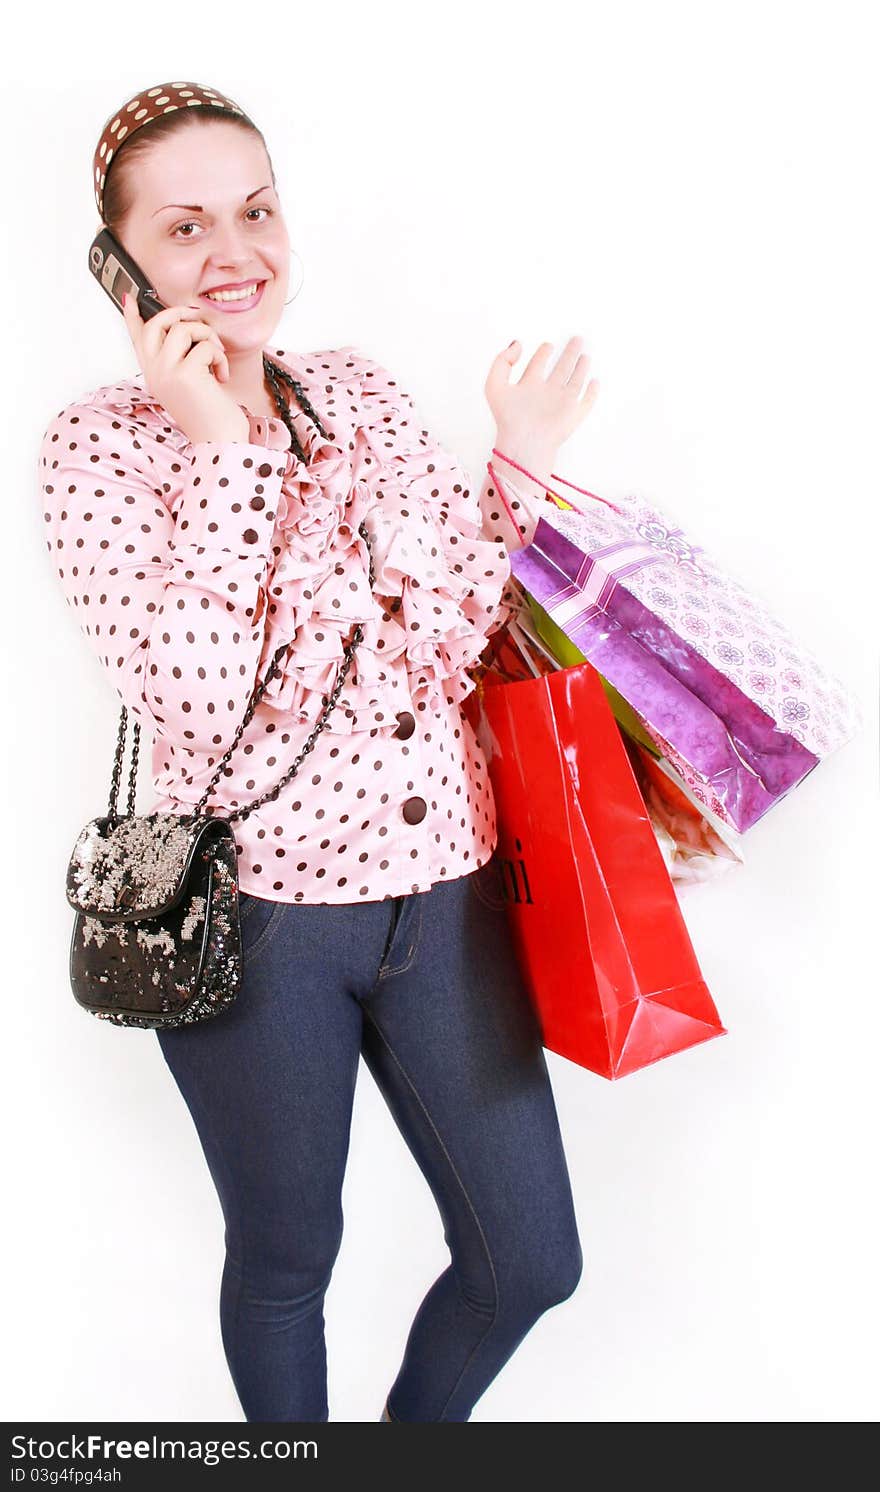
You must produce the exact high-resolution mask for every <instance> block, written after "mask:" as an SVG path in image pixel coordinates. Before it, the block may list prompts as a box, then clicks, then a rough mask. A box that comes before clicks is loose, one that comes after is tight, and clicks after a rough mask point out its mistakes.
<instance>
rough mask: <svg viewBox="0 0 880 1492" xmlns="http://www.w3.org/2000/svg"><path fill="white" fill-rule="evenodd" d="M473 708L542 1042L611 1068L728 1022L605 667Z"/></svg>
mask: <svg viewBox="0 0 880 1492" xmlns="http://www.w3.org/2000/svg"><path fill="white" fill-rule="evenodd" d="M465 709H466V711H467V714H468V718H469V719H470V722H471V724H472V726H473V727H474V729H475V731H476V733H477V736H478V739H479V741H480V744H481V746H482V748H483V751H484V753H485V756H486V760H487V763H488V767H489V773H490V777H491V781H492V787H493V791H494V795H495V803H496V809H497V817H498V849H497V852H496V860H497V864H498V866H499V874H500V877H501V881H502V890H503V892H504V896H505V902H506V908H507V912H508V916H509V919H510V924H511V930H512V935H513V937H514V941H515V946H516V950H517V957H518V961H519V963H520V966H521V968H522V970H523V974H524V977H525V981H526V985H527V987H528V989H529V993H530V996H531V999H532V1002H533V1004H534V1007H535V1010H536V1013H537V1015H538V1018H539V1020H540V1023H541V1028H542V1034H543V1042H544V1045H545V1046H546V1047H547V1048H548V1049H549V1050H550V1051H554V1052H558V1053H559V1054H560V1055H561V1056H563V1057H568V1058H569V1059H570V1060H571V1061H573V1062H577V1063H578V1064H579V1065H580V1066H582V1067H586V1068H589V1070H590V1071H591V1072H595V1073H598V1074H599V1075H600V1076H602V1077H606V1078H619V1077H624V1076H626V1074H628V1073H631V1072H636V1071H638V1070H639V1069H640V1068H642V1067H646V1066H648V1065H649V1064H650V1063H652V1062H657V1061H659V1060H660V1058H662V1057H668V1056H671V1055H672V1053H673V1052H679V1051H683V1050H684V1049H685V1048H687V1047H690V1046H694V1045H696V1044H697V1043H698V1042H701V1041H708V1040H709V1039H710V1037H713V1036H721V1035H724V1034H725V1027H724V1026H723V1025H722V1023H721V1020H720V1018H719V1016H718V1012H717V1010H716V1008H715V1005H714V1003H713V1000H712V997H711V995H710V993H709V990H708V988H707V986H706V984H705V982H704V980H703V978H702V975H701V973H700V968H699V965H698V963H697V959H696V955H695V953H694V949H693V946H692V944H691V941H690V938H689V936H688V931H687V927H686V925H685V922H684V918H683V916H682V913H681V909H680V906H679V902H678V898H677V896H676V894H675V890H674V887H673V885H672V881H671V880H670V877H669V872H668V870H667V868H666V864H665V862H664V860H663V855H662V853H661V851H660V847H659V845H658V844H657V840H656V837H655V835H654V830H653V828H652V825H651V822H650V819H649V817H648V812H647V809H646V807H645V803H644V799H643V798H642V795H641V792H640V790H639V786H638V783H637V781H636V777H635V774H634V772H633V769H632V766H631V764H630V761H629V758H628V756H627V752H626V747H625V745H624V743H623V740H622V738H621V735H620V730H619V727H618V725H617V721H616V720H615V718H614V715H613V714H612V711H611V707H610V705H609V703H608V700H607V697H606V695H605V691H604V690H603V688H602V684H601V681H600V678H599V675H598V673H597V672H596V670H595V669H594V668H593V666H592V664H590V663H582V664H577V665H575V666H574V667H571V668H561V669H558V670H557V671H556V672H554V673H550V674H548V675H546V676H545V677H542V678H534V679H528V680H523V681H521V682H519V683H503V682H500V681H499V680H498V679H497V678H496V677H494V676H493V674H492V671H491V670H490V669H487V670H486V671H485V672H484V673H483V674H482V675H481V677H480V678H479V679H478V681H477V688H476V690H475V691H474V692H473V693H472V694H470V695H469V696H468V698H467V700H466V701H465Z"/></svg>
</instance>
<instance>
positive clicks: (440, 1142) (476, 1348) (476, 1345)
mask: <svg viewBox="0 0 880 1492" xmlns="http://www.w3.org/2000/svg"><path fill="white" fill-rule="evenodd" d="M364 1014H365V1015H366V1016H368V1017H369V1019H370V1021H371V1022H372V1024H373V1026H374V1027H375V1029H376V1031H377V1032H378V1034H379V1037H380V1038H381V1040H382V1041H383V1042H384V1043H385V1045H386V1047H387V1048H388V1051H389V1053H390V1055H391V1059H392V1061H393V1062H394V1063H395V1064H396V1066H397V1067H398V1069H399V1070H400V1072H401V1074H402V1076H403V1078H404V1079H405V1081H406V1082H407V1083H408V1084H409V1087H410V1089H411V1091H412V1093H413V1096H414V1097H415V1100H416V1102H417V1103H418V1105H419V1107H420V1108H421V1110H422V1113H423V1114H424V1116H425V1118H426V1120H427V1121H428V1124H429V1125H430V1127H431V1129H432V1130H433V1132H434V1135H435V1136H436V1139H437V1144H438V1145H439V1146H440V1149H441V1150H442V1151H443V1154H444V1155H445V1156H446V1159H447V1161H448V1162H449V1167H450V1170H451V1171H452V1174H453V1176H454V1177H455V1179H456V1181H457V1182H458V1184H459V1186H460V1187H461V1192H462V1196H463V1197H464V1199H465V1201H466V1202H467V1205H468V1207H469V1208H470V1210H471V1215H472V1216H473V1219H474V1222H475V1224H476V1226H477V1231H478V1232H479V1235H480V1237H481V1239H482V1240H483V1247H484V1249H485V1250H486V1258H487V1259H488V1261H489V1268H490V1269H491V1271H492V1284H493V1287H494V1290H495V1306H494V1309H493V1311H492V1317H491V1320H490V1321H489V1323H488V1325H487V1327H486V1330H485V1331H484V1332H483V1335H482V1336H481V1337H480V1340H479V1341H478V1342H475V1343H474V1346H473V1347H472V1348H471V1350H470V1352H469V1353H468V1356H467V1360H466V1361H465V1362H464V1363H463V1364H462V1368H461V1372H460V1373H459V1375H458V1377H457V1378H456V1380H455V1382H454V1383H453V1385H452V1388H451V1389H450V1390H449V1394H448V1395H447V1398H446V1403H445V1404H444V1405H443V1413H442V1414H441V1416H440V1419H441V1420H442V1418H443V1415H444V1414H445V1413H446V1410H447V1409H448V1408H449V1401H450V1399H451V1398H452V1395H453V1394H454V1393H455V1390H456V1389H457V1388H458V1385H459V1384H460V1382H461V1380H462V1378H463V1377H464V1375H465V1372H466V1370H467V1369H468V1368H469V1367H470V1364H471V1361H472V1359H473V1358H474V1356H475V1355H476V1353H477V1352H478V1351H479V1349H480V1348H481V1347H482V1346H483V1344H484V1343H485V1341H486V1338H487V1337H488V1335H489V1333H490V1331H491V1330H492V1327H493V1326H494V1325H495V1322H496V1321H497V1319H498V1312H499V1310H500V1307H501V1292H500V1290H499V1288H498V1275H497V1273H496V1270H495V1261H494V1259H493V1258H492V1250H491V1249H490V1248H489V1244H488V1240H487V1238H486V1234H485V1233H484V1231H483V1225H482V1223H481V1222H480V1219H479V1217H478V1216H477V1209H476V1208H475V1206H474V1204H473V1202H472V1201H471V1198H470V1195H469V1193H468V1189H467V1187H466V1186H465V1184H464V1182H463V1181H462V1179H461V1177H460V1176H459V1174H458V1170H457V1168H456V1166H455V1162H454V1161H453V1159H452V1156H451V1155H450V1154H449V1151H448V1150H447V1148H446V1146H445V1145H444V1143H443V1140H442V1138H441V1135H440V1131H439V1130H438V1128H437V1126H436V1124H435V1123H434V1121H433V1119H432V1118H431V1115H430V1114H429V1113H428V1109H427V1107H426V1105H425V1103H424V1101H423V1099H422V1096H421V1094H420V1093H419V1090H418V1089H417V1087H416V1085H415V1083H414V1082H413V1080H412V1078H411V1077H410V1075H409V1073H408V1072H407V1070H406V1068H405V1067H404V1065H403V1063H402V1062H401V1061H400V1058H399V1057H398V1055H397V1053H396V1052H395V1050H394V1048H393V1046H392V1045H391V1042H390V1041H389V1040H388V1037H387V1036H386V1035H385V1032H384V1031H383V1030H382V1027H381V1026H380V1025H379V1022H378V1021H377V1020H376V1017H375V1016H374V1015H373V1012H372V1011H371V1010H369V1009H367V1007H366V1006H365V1007H364ZM464 1303H465V1305H467V1301H465V1302H464ZM388 1412H389V1414H390V1413H391V1410H390V1408H389V1411H388Z"/></svg>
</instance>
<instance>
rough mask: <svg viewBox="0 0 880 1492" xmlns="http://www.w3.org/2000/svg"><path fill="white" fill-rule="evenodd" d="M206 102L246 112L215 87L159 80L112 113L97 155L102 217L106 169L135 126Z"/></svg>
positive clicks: (98, 200) (97, 195)
mask: <svg viewBox="0 0 880 1492" xmlns="http://www.w3.org/2000/svg"><path fill="white" fill-rule="evenodd" d="M198 105H206V106H209V107H212V108H215V109H225V110H227V111H229V112H231V113H233V114H244V109H240V108H239V106H238V104H234V103H233V102H232V99H231V98H227V97H226V96H225V94H222V93H218V92H217V89H216V88H201V87H200V86H199V84H198V83H160V84H159V85H158V87H156V88H148V89H147V90H146V92H144V93H137V94H135V96H134V98H130V99H129V100H128V103H125V104H123V105H122V108H121V109H117V111H116V113H115V114H111V115H110V118H109V119H108V120H107V123H106V124H105V125H104V128H103V130H102V131H101V138H100V140H99V141H98V147H97V149H96V151H95V158H94V163H93V164H94V181H95V202H96V203H97V207H98V212H99V213H100V215H101V217H102V218H103V216H104V182H105V181H106V179H107V171H108V169H109V166H110V162H111V161H112V159H113V157H114V155H115V154H116V151H117V149H118V148H119V146H120V145H121V144H122V142H123V140H127V139H128V138H129V136H130V135H132V134H134V131H135V130H139V129H140V128H141V126H142V125H144V124H149V123H150V121H151V120H152V119H158V118H159V117H160V115H162V114H171V113H172V112H173V111H174V110H175V109H189V108H193V107H197V106H198Z"/></svg>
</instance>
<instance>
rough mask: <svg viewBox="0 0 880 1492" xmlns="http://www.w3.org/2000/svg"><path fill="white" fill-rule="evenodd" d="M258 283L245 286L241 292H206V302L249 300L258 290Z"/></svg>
mask: <svg viewBox="0 0 880 1492" xmlns="http://www.w3.org/2000/svg"><path fill="white" fill-rule="evenodd" d="M259 288H260V287H259V282H258V281H256V280H255V281H254V282H253V284H251V285H246V286H245V287H244V289H243V290H206V291H205V295H206V296H207V298H208V300H249V299H250V297H251V296H252V295H256V293H257V291H258V290H259Z"/></svg>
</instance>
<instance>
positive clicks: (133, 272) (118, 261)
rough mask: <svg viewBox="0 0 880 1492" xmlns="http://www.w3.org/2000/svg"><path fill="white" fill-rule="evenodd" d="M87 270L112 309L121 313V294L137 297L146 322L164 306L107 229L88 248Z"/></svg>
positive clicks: (140, 271) (102, 230) (152, 287)
mask: <svg viewBox="0 0 880 1492" xmlns="http://www.w3.org/2000/svg"><path fill="white" fill-rule="evenodd" d="M89 269H90V270H91V272H92V274H93V275H94V276H95V279H96V280H97V282H98V284H99V285H100V286H101V288H102V289H103V290H106V292H107V294H108V295H109V297H110V299H111V300H112V302H113V304H114V306H115V307H116V308H117V310H118V311H122V297H123V295H136V296H137V308H138V310H139V311H140V313H141V316H142V317H143V319H144V321H149V320H150V317H151V316H155V315H156V312H157V311H164V310H165V305H164V303H163V302H162V301H160V299H159V297H158V295H157V294H156V291H155V287H154V286H152V285H151V284H150V282H149V280H148V279H147V277H146V275H145V274H144V272H143V270H142V269H141V268H140V266H139V265H137V264H136V263H135V261H134V260H133V259H132V257H131V255H130V254H126V252H125V250H124V248H123V247H122V245H121V243H119V241H118V239H115V238H114V237H113V234H112V233H111V232H110V229H109V228H102V229H101V231H100V233H98V234H97V235H96V237H95V238H94V239H93V240H92V244H91V248H90V249H89Z"/></svg>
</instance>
